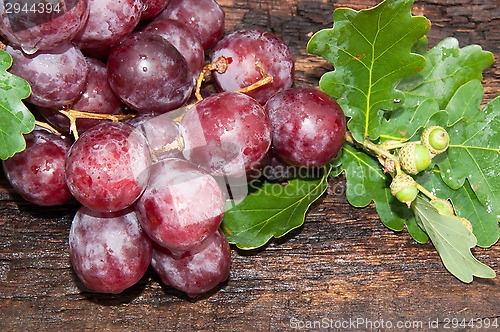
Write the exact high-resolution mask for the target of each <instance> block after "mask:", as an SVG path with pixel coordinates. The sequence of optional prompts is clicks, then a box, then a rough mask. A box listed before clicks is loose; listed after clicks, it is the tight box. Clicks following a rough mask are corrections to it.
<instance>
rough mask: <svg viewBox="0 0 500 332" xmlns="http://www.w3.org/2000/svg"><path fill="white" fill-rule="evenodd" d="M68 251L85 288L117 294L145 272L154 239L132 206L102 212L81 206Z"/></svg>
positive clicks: (72, 226) (135, 281) (75, 218)
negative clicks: (145, 229) (151, 238)
mask: <svg viewBox="0 0 500 332" xmlns="http://www.w3.org/2000/svg"><path fill="white" fill-rule="evenodd" d="M69 253H70V257H71V264H72V265H73V269H74V270H75V273H76V275H77V276H78V277H79V278H80V280H81V281H82V283H83V285H84V286H85V287H87V288H89V289H90V290H92V291H95V292H99V293H112V294H118V293H121V292H122V291H123V290H125V289H127V288H129V287H130V286H133V285H134V284H135V283H137V282H138V281H139V280H140V279H141V278H142V277H143V276H144V274H145V273H146V270H147V268H148V266H149V264H150V262H151V258H152V242H151V240H150V239H149V238H148V237H147V235H146V234H145V233H144V231H143V230H142V228H141V226H140V224H139V221H138V220H137V216H136V214H135V212H134V210H132V209H128V210H123V211H118V212H114V213H102V212H95V211H92V210H90V209H88V208H86V207H81V208H80V209H79V210H78V212H77V213H76V215H75V217H74V219H73V222H72V224H71V230H70V234H69Z"/></svg>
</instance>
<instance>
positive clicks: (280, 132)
mask: <svg viewBox="0 0 500 332" xmlns="http://www.w3.org/2000/svg"><path fill="white" fill-rule="evenodd" d="M266 111H267V113H268V114H269V119H270V121H271V127H272V131H273V148H274V151H275V152H276V154H277V155H278V156H280V157H281V158H282V159H283V160H285V161H286V162H288V163H290V164H292V165H297V166H306V167H311V166H322V165H324V164H326V163H328V162H329V161H331V160H332V159H333V158H334V157H335V156H336V155H337V153H338V152H339V151H340V149H341V148H342V145H343V144H344V135H345V132H346V120H345V116H344V113H343V112H342V109H341V108H340V106H339V105H338V104H337V102H336V101H335V100H333V99H332V98H331V97H330V96H328V95H327V94H326V93H324V92H322V91H319V90H316V89H312V88H291V89H288V90H285V91H282V92H280V93H278V94H276V95H275V96H273V97H272V98H271V99H269V101H268V102H267V104H266Z"/></svg>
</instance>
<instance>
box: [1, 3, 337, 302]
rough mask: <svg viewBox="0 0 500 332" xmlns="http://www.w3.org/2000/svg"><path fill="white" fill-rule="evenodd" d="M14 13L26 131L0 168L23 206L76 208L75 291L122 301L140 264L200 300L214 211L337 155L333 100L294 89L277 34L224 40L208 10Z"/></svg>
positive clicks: (222, 242)
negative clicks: (253, 185)
mask: <svg viewBox="0 0 500 332" xmlns="http://www.w3.org/2000/svg"><path fill="white" fill-rule="evenodd" d="M0 2H2V4H1V5H2V6H1V7H0V8H4V7H3V1H0ZM22 15H23V13H19V14H18V16H12V15H8V14H7V13H5V12H0V31H1V33H2V36H3V37H4V38H5V39H6V40H7V44H8V45H7V47H6V51H7V52H8V53H9V54H11V56H12V58H13V63H14V65H13V66H12V68H11V69H10V72H11V73H12V74H14V75H17V76H20V77H22V78H24V79H25V80H27V81H28V82H29V83H30V85H31V88H32V93H31V96H30V97H29V99H27V100H26V101H25V102H26V105H27V106H28V107H29V109H30V110H31V111H32V112H33V114H35V116H36V117H37V123H38V126H36V127H35V130H34V131H33V132H31V133H29V134H27V135H26V149H25V150H24V151H22V152H20V153H18V154H16V155H14V156H13V157H12V158H10V159H7V160H6V161H4V162H3V168H4V171H5V174H6V176H7V179H8V180H9V182H10V183H11V185H12V187H13V188H14V189H15V190H16V191H17V192H18V193H19V194H20V195H21V196H23V197H24V198H25V199H26V200H27V201H29V202H31V203H33V204H38V205H45V206H56V205H63V204H67V203H68V202H70V201H77V202H78V203H79V204H81V207H80V208H79V209H78V211H77V212H76V214H75V216H74V219H73V222H72V226H71V230H70V233H69V252H70V257H71V263H72V266H73V268H74V270H75V272H76V274H77V276H78V277H79V279H80V281H81V283H82V287H84V288H85V289H87V290H90V291H93V292H102V293H113V294H116V293H120V292H122V291H124V290H125V289H127V288H128V287H130V286H132V285H134V284H135V283H137V282H138V281H139V280H140V279H141V278H142V277H143V276H144V274H145V273H146V270H147V268H148V266H152V268H153V269H154V270H155V271H156V272H157V273H158V275H159V276H160V277H161V280H162V282H163V283H165V284H166V285H168V286H170V287H173V288H176V289H178V290H180V291H182V292H185V293H186V294H187V295H188V296H190V297H196V296H197V295H199V294H202V293H206V292H208V291H210V290H211V289H213V288H215V287H217V286H218V285H219V284H220V283H221V282H223V281H224V280H226V279H227V278H228V277H229V274H230V273H229V272H230V265H231V264H230V260H231V250H230V246H229V243H228V240H227V239H226V237H225V235H224V233H223V232H222V230H221V228H220V225H221V222H222V219H223V217H224V213H225V209H226V208H227V204H226V203H227V202H228V201H232V202H235V201H236V202H238V201H241V200H243V199H244V198H245V196H246V194H247V191H248V190H247V188H248V183H250V182H251V181H254V180H256V179H258V178H261V177H264V178H266V179H267V181H284V180H286V179H289V177H292V176H293V175H292V173H294V172H290V173H287V174H284V173H282V172H281V173H280V175H279V176H277V174H278V171H277V170H278V169H280V168H283V167H290V168H307V169H310V168H317V167H321V166H323V165H325V164H327V163H329V162H330V161H331V160H332V159H333V158H334V157H335V156H336V155H337V154H338V152H339V151H340V149H341V148H342V145H343V142H344V136H345V133H346V120H345V116H344V113H343V111H342V109H341V108H340V106H339V105H338V104H337V103H336V101H335V100H333V99H332V98H331V97H329V96H328V95H326V94H325V93H323V92H321V91H320V90H318V89H312V88H297V87H294V86H293V82H294V70H295V65H294V59H293V56H292V53H291V51H290V49H289V48H288V46H287V45H286V44H285V43H284V42H283V41H282V40H281V39H280V37H279V36H276V35H274V34H272V33H270V32H267V31H259V30H237V31H234V32H232V33H230V34H227V35H224V11H223V10H222V8H221V7H220V6H219V5H218V4H217V2H216V1H214V0H171V1H169V0H126V1H120V2H116V1H113V0H99V1H97V0H78V1H75V6H74V7H73V8H66V7H64V6H63V7H62V8H61V12H60V13H59V14H58V15H53V16H47V17H45V18H42V19H40V18H38V19H37V20H36V22H35V21H33V22H32V24H31V25H30V24H28V25H26V26H23V27H21V28H20V27H19V24H17V23H16V22H19V20H23V22H26V21H27V20H28V21H29V20H30V19H32V20H33V17H31V16H29V15H27V16H26V17H23V16H22Z"/></svg>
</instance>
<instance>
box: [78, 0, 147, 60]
mask: <svg viewBox="0 0 500 332" xmlns="http://www.w3.org/2000/svg"><path fill="white" fill-rule="evenodd" d="M87 1H88V7H89V10H90V12H89V17H88V20H87V22H86V24H85V26H84V27H83V29H82V30H81V31H80V32H79V33H78V34H77V35H76V37H75V38H74V42H75V43H76V44H77V45H78V47H80V48H82V49H90V50H92V49H102V48H108V47H111V46H113V45H114V44H116V43H117V42H118V41H119V40H120V39H122V38H124V37H125V36H127V35H128V34H129V33H131V32H132V31H133V30H134V28H135V27H136V26H137V24H138V23H139V20H140V18H141V13H142V10H143V7H144V4H143V3H142V0H87Z"/></svg>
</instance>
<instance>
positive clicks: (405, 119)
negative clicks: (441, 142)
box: [380, 98, 439, 141]
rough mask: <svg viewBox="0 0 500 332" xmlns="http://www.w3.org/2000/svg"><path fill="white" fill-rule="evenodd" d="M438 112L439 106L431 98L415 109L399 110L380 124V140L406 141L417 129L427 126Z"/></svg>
mask: <svg viewBox="0 0 500 332" xmlns="http://www.w3.org/2000/svg"><path fill="white" fill-rule="evenodd" d="M438 112H439V105H438V104H437V102H436V101H435V100H433V99H431V98H428V99H425V100H423V101H422V102H421V103H419V104H418V105H416V106H415V108H406V107H405V108H400V109H397V110H396V111H394V112H392V113H391V116H390V118H389V119H387V120H385V119H384V120H383V121H382V123H381V124H380V128H381V129H380V132H381V133H380V138H381V140H382V141H385V140H398V141H408V140H409V139H411V138H412V137H413V136H414V135H415V134H416V133H417V131H418V130H419V129H421V128H422V127H426V126H428V125H429V121H430V119H431V118H432V117H433V116H434V115H435V114H436V113H438Z"/></svg>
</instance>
